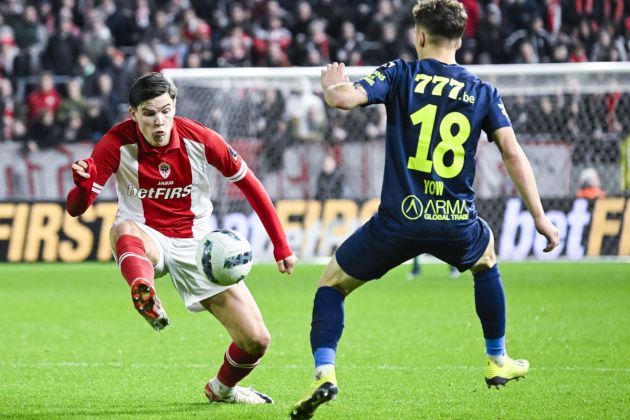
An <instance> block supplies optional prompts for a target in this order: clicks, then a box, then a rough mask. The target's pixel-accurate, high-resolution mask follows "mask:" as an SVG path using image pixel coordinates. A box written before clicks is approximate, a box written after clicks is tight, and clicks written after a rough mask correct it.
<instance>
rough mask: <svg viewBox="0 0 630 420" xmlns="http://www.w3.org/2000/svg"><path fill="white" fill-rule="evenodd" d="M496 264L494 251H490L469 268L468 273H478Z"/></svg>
mask: <svg viewBox="0 0 630 420" xmlns="http://www.w3.org/2000/svg"><path fill="white" fill-rule="evenodd" d="M496 263H497V256H496V254H495V253H494V251H493V250H491V252H486V254H485V255H484V256H483V257H481V258H480V259H479V261H477V262H476V263H475V265H473V266H472V267H471V268H470V271H472V272H473V273H478V272H480V271H483V270H487V269H488V268H492V267H494V265H495V264H496Z"/></svg>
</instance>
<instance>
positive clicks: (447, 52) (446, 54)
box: [418, 47, 457, 64]
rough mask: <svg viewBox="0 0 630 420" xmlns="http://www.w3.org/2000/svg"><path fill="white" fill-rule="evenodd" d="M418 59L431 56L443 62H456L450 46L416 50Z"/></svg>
mask: <svg viewBox="0 0 630 420" xmlns="http://www.w3.org/2000/svg"><path fill="white" fill-rule="evenodd" d="M418 57H419V58H420V60H424V59H427V58H432V59H434V60H437V61H439V62H441V63H445V64H457V61H456V60H455V51H454V50H453V49H451V48H429V47H426V48H424V49H423V50H422V51H418Z"/></svg>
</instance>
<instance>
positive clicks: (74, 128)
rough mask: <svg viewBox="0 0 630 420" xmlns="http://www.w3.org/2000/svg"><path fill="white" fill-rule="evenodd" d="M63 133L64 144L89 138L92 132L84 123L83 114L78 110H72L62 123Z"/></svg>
mask: <svg viewBox="0 0 630 420" xmlns="http://www.w3.org/2000/svg"><path fill="white" fill-rule="evenodd" d="M61 135H62V142H63V144H70V143H75V142H77V141H84V140H88V139H89V138H90V137H91V136H92V133H90V132H89V131H88V127H87V126H86V125H85V124H84V123H83V114H82V113H80V112H79V111H77V110H71V111H70V112H69V113H68V116H67V117H66V119H65V120H64V122H63V124H62V125H61Z"/></svg>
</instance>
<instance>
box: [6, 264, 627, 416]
mask: <svg viewBox="0 0 630 420" xmlns="http://www.w3.org/2000/svg"><path fill="white" fill-rule="evenodd" d="M408 269H409V267H408V266H404V267H399V268H398V269H396V270H394V271H392V272H391V273H389V274H388V275H387V276H386V277H385V278H383V279H382V280H379V281H376V282H373V283H372V284H369V285H367V286H365V287H363V288H362V289H359V290H357V291H356V292H355V294H353V295H352V296H350V297H349V298H348V300H347V301H346V329H345V333H344V336H343V338H342V340H341V343H340V346H339V352H338V359H337V376H338V380H339V387H340V393H339V398H338V400H337V401H334V402H333V403H331V404H329V405H327V406H323V407H321V408H320V409H319V410H318V412H317V416H316V417H318V418H321V419H412V418H427V419H429V418H449V419H450V418H454V419H462V418H479V419H488V418H499V419H508V418H515V419H516V418H518V419H524V418H525V419H539V418H587V419H592V418H606V419H608V418H628V417H630V304H629V303H628V302H629V300H630V265H629V264H622V263H598V264H572V263H556V264H544V263H527V264H508V263H503V264H501V270H502V274H503V279H504V283H505V289H506V292H507V297H508V335H507V337H508V338H507V341H508V349H509V351H510V354H511V355H513V356H515V357H525V358H528V359H529V360H530V363H531V366H532V368H531V371H530V373H529V375H528V376H527V378H525V379H524V380H522V381H519V382H515V381H513V382H510V383H509V384H508V386H507V387H505V388H502V389H500V390H496V389H494V388H493V389H487V388H486V386H485V383H484V381H483V362H484V358H483V340H482V338H481V328H480V326H479V323H478V320H477V317H476V315H475V310H474V304H473V293H472V292H473V286H472V279H471V276H470V274H464V275H463V276H461V277H460V278H459V279H456V280H453V279H450V278H449V277H448V270H447V267H446V266H445V265H442V264H433V265H425V266H424V267H423V273H422V276H421V277H420V278H418V279H415V280H408V279H407V277H406V274H407V271H408ZM321 271H322V267H321V266H314V265H306V264H304V265H300V266H298V268H297V270H296V272H295V273H294V274H293V275H292V276H290V277H287V276H281V275H279V274H278V273H277V272H275V267H274V266H265V265H259V266H255V267H254V270H253V271H252V273H251V274H250V276H249V277H248V279H247V284H248V285H249V287H250V288H251V289H252V292H253V294H254V296H255V297H256V299H257V301H258V303H259V305H260V307H261V310H262V312H263V315H264V317H265V320H266V322H267V325H268V327H269V329H270V331H271V333H272V337H273V343H272V346H271V348H270V350H269V352H268V353H267V355H266V356H265V358H264V359H263V362H262V363H261V365H260V366H259V367H258V368H257V369H256V370H255V371H254V372H253V373H252V374H251V375H250V376H249V377H248V378H246V379H245V381H244V384H245V385H251V386H254V387H255V388H257V389H259V390H261V391H263V392H265V393H268V394H269V395H270V396H272V397H273V398H274V399H275V401H276V404H275V405H270V406H236V405H223V404H209V403H207V402H206V400H205V396H204V394H203V387H204V384H205V382H206V381H207V380H208V378H210V377H211V376H213V375H214V373H215V372H216V370H217V367H218V365H219V363H220V361H221V360H222V356H223V352H224V351H225V348H226V346H227V344H228V343H229V338H228V337H227V335H226V333H225V331H224V330H223V328H222V327H221V326H220V325H219V324H218V322H216V321H215V320H214V319H213V318H212V317H211V316H210V315H209V314H207V313H204V314H190V313H187V312H186V311H185V309H184V308H183V304H182V302H181V300H180V299H179V297H178V296H177V295H176V292H175V291H174V288H173V286H172V285H171V283H170V279H169V278H168V277H164V278H162V279H159V280H158V283H157V285H158V292H159V293H160V296H161V298H162V301H163V303H164V305H165V308H166V309H167V311H168V313H169V316H170V318H171V320H172V325H171V326H170V327H168V328H167V329H166V330H164V331H162V332H160V333H156V332H154V331H153V330H151V329H150V328H149V326H148V325H147V324H146V322H145V321H144V320H143V319H142V318H141V317H140V316H138V315H137V314H136V313H135V311H134V309H133V307H132V305H131V301H130V298H129V293H128V288H127V286H126V285H125V283H124V281H123V280H122V278H121V277H120V275H119V274H118V271H117V268H116V267H115V265H113V264H77V265H72V264H58V265H49V264H41V265H7V264H3V265H0V417H17V418H46V419H48V418H69V417H72V418H99V417H100V418H134V419H135V418H177V419H181V418H212V419H268V418H269V419H274V418H275V419H280V418H286V417H287V413H288V411H289V408H290V406H291V404H292V403H293V402H294V401H296V400H297V399H298V398H299V397H300V396H301V395H302V393H303V392H304V391H305V389H306V387H307V386H308V384H309V382H310V380H311V375H312V361H311V355H310V347H309V338H308V336H309V323H310V314H311V305H312V299H313V293H314V290H315V287H316V283H317V278H318V276H319V274H320V272H321Z"/></svg>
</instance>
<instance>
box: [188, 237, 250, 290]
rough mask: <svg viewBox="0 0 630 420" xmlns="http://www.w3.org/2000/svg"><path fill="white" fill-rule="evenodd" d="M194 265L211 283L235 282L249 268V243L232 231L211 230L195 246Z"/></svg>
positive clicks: (245, 274) (239, 279)
mask: <svg viewBox="0 0 630 420" xmlns="http://www.w3.org/2000/svg"><path fill="white" fill-rule="evenodd" d="M197 268H198V269H199V272H200V273H201V274H202V275H204V276H206V277H207V278H208V280H210V281H211V282H212V283H214V284H218V285H220V286H230V285H232V284H235V283H238V282H239V281H241V280H243V279H244V278H245V276H247V274H249V271H250V270H251V269H252V246H251V245H250V243H249V241H248V240H247V239H246V238H245V237H244V236H243V235H241V234H240V233H238V232H236V231H234V230H229V229H218V230H214V231H212V232H210V233H208V234H207V235H206V236H204V237H203V239H202V240H201V241H199V245H197Z"/></svg>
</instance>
